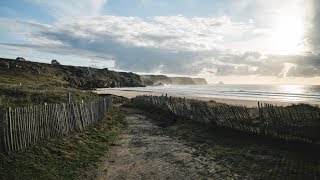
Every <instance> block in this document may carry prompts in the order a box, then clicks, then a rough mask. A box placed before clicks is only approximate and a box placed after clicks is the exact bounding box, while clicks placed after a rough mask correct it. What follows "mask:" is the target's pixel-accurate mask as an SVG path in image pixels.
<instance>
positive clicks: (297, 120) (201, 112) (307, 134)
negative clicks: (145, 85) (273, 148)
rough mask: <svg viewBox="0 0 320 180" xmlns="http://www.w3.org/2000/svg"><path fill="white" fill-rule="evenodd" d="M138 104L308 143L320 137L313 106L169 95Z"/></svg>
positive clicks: (143, 98) (319, 120)
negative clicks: (248, 103)
mask: <svg viewBox="0 0 320 180" xmlns="http://www.w3.org/2000/svg"><path fill="white" fill-rule="evenodd" d="M131 101H132V103H134V104H135V105H136V106H141V107H144V108H148V107H156V108H160V109H162V110H165V111H170V112H171V113H173V114H175V115H176V116H178V117H182V118H185V119H190V120H194V121H199V122H201V123H206V124H210V125H213V126H221V127H227V128H232V129H236V130H239V131H244V132H247V133H252V134H261V135H266V136H272V137H276V138H281V139H285V140H292V141H302V142H308V143H314V142H319V140H320V108H318V107H313V106H290V107H275V106H273V105H271V104H261V103H259V104H258V108H248V107H245V106H232V105H226V104H215V105H210V104H208V103H207V102H204V101H198V100H190V99H185V98H174V97H166V96H138V97H136V98H134V99H131Z"/></svg>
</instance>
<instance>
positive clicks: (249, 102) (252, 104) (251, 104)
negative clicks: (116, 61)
mask: <svg viewBox="0 0 320 180" xmlns="http://www.w3.org/2000/svg"><path fill="white" fill-rule="evenodd" d="M94 92H96V93H98V94H113V95H117V96H123V97H127V98H134V97H136V96H142V95H149V96H150V95H152V96H161V95H165V93H161V92H150V91H149V92H147V91H135V90H126V89H123V90H122V89H121V88H118V89H112V88H104V89H97V90H96V91H94ZM167 96H172V97H185V98H188V99H197V100H201V101H216V102H219V103H225V104H230V105H241V106H247V107H256V106H258V102H260V103H270V104H273V105H277V106H289V105H292V104H297V103H301V102H292V101H291V102H282V101H275V100H270V101H266V100H263V101H256V100H243V99H232V98H230V99H229V98H213V97H203V96H196V95H186V94H179V93H167Z"/></svg>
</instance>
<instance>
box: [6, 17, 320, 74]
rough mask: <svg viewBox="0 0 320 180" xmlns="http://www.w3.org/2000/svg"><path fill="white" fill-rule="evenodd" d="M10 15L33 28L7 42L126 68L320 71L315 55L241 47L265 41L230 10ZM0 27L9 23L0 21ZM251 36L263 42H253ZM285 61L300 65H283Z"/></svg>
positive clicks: (194, 71) (198, 71)
mask: <svg viewBox="0 0 320 180" xmlns="http://www.w3.org/2000/svg"><path fill="white" fill-rule="evenodd" d="M10 21H12V22H14V23H15V24H16V26H18V27H20V26H21V27H25V28H26V29H29V31H28V32H26V33H24V38H25V40H26V43H23V44H21V43H20V44H17V43H16V44H8V43H2V47H7V48H10V47H18V48H29V49H32V50H37V51H40V52H46V53H52V54H60V55H74V56H78V57H81V58H88V59H90V60H95V61H96V62H104V61H110V60H112V62H114V66H115V68H117V69H121V70H129V71H136V72H158V73H165V74H167V73H169V74H188V75H197V74H199V75H206V76H230V75H238V76H246V75H257V76H279V74H281V75H282V77H285V76H306V77H313V76H317V75H320V70H318V69H319V68H315V67H319V66H320V64H319V61H317V58H318V56H315V55H310V56H282V55H271V54H264V53H261V52H257V51H255V50H254V48H252V49H251V51H246V50H242V49H241V48H242V47H247V48H248V47H253V46H259V44H263V43H261V42H263V41H261V42H259V36H257V37H256V36H254V37H248V35H250V33H252V32H254V31H255V30H256V29H257V27H255V24H254V23H250V22H249V23H248V22H247V23H245V22H234V21H232V19H230V18H229V17H226V16H222V17H211V18H203V17H194V18H186V17H184V16H169V17H164V16H158V17H153V18H149V19H141V18H138V17H119V16H97V17H81V18H70V19H61V20H59V21H57V22H56V23H55V24H53V25H46V24H39V23H30V22H21V21H14V20H8V19H0V24H7V23H8V24H11V23H10ZM1 29H5V27H2V26H0V30H1ZM12 30H15V29H12ZM246 38H249V40H248V41H247V40H246ZM250 38H255V41H254V42H258V43H256V44H251V41H250V40H251V39H250ZM231 40H232V42H233V43H231V42H230V41H231ZM260 40H261V39H260ZM235 42H239V44H237V43H235ZM239 49H240V50H239ZM284 63H292V64H295V65H296V67H295V68H287V70H285V71H284V68H283V64H284ZM91 64H93V63H91ZM95 64H98V63H95Z"/></svg>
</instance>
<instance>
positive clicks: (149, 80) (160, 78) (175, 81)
mask: <svg viewBox="0 0 320 180" xmlns="http://www.w3.org/2000/svg"><path fill="white" fill-rule="evenodd" d="M140 76H141V80H142V83H143V84H144V85H146V86H158V85H163V84H171V85H206V84H207V81H206V80H205V79H204V78H190V77H167V76H165V75H140Z"/></svg>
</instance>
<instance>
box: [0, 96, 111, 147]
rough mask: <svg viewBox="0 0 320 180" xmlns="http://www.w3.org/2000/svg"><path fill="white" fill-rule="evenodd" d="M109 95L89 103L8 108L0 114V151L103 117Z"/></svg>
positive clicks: (82, 128) (63, 133)
mask: <svg viewBox="0 0 320 180" xmlns="http://www.w3.org/2000/svg"><path fill="white" fill-rule="evenodd" d="M111 108H112V96H108V97H104V98H100V99H98V100H97V101H95V102H92V103H89V104H73V103H68V104H66V103H63V104H47V105H36V106H30V107H19V108H8V109H7V111H6V112H5V113H4V115H3V117H2V119H1V118H0V152H10V151H14V150H20V149H23V148H25V147H26V146H28V145H29V144H32V143H34V142H36V141H38V140H40V139H43V138H50V137H57V136H61V135H65V134H68V133H71V132H75V131H82V130H84V129H86V128H87V127H88V126H90V125H92V124H94V123H96V122H98V121H101V120H103V119H104V117H105V115H106V113H107V112H108V111H110V110H111Z"/></svg>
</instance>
